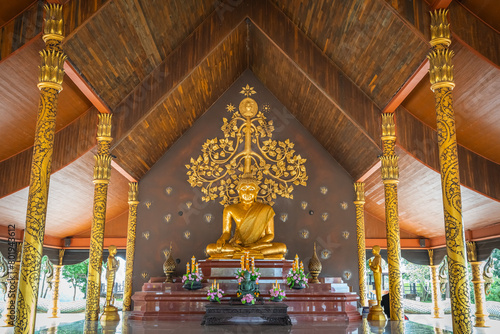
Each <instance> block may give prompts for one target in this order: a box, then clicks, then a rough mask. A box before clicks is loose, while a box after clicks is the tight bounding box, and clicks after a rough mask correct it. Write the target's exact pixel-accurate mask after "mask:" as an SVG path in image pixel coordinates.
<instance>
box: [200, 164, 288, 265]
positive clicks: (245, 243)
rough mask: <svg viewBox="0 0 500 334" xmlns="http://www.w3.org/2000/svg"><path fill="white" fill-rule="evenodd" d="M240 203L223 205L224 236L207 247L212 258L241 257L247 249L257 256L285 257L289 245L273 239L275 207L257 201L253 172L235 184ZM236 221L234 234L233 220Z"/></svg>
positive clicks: (261, 257)
mask: <svg viewBox="0 0 500 334" xmlns="http://www.w3.org/2000/svg"><path fill="white" fill-rule="evenodd" d="M236 190H237V191H238V196H239V203H237V204H231V205H228V206H227V207H225V208H224V212H223V214H222V216H223V218H222V219H223V221H222V235H221V237H220V238H219V239H218V240H217V242H216V243H215V244H209V245H208V246H207V249H206V251H207V254H208V255H210V258H211V259H221V258H222V259H224V258H225V259H239V258H241V256H242V255H243V254H244V252H247V251H248V252H249V256H250V257H255V258H256V259H283V258H284V255H285V253H286V245H285V244H283V243H279V242H272V241H273V239H274V215H275V213H274V210H273V208H272V207H271V206H270V205H268V204H264V203H260V202H256V201H255V199H256V198H257V194H258V192H259V184H258V181H257V180H256V179H255V178H254V177H252V175H251V174H249V173H247V174H243V175H242V176H241V178H240V180H239V182H238V186H237V187H236ZM233 220H234V223H235V225H236V226H235V230H234V234H233V236H232V237H231V230H232V221H233Z"/></svg>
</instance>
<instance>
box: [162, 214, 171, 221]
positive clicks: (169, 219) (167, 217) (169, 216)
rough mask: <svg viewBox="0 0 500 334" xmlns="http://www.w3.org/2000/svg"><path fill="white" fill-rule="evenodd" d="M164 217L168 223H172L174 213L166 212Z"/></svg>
mask: <svg viewBox="0 0 500 334" xmlns="http://www.w3.org/2000/svg"><path fill="white" fill-rule="evenodd" d="M164 219H165V221H166V222H167V223H170V222H171V221H172V214H171V213H168V214H166V215H165V217H164Z"/></svg>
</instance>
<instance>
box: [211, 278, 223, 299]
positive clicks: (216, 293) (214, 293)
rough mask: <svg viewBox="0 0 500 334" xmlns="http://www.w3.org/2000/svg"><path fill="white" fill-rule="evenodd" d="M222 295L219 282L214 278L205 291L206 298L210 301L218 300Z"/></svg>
mask: <svg viewBox="0 0 500 334" xmlns="http://www.w3.org/2000/svg"><path fill="white" fill-rule="evenodd" d="M223 296H224V291H223V290H221V289H219V283H217V280H214V281H213V283H212V287H211V288H210V290H208V292H207V300H209V301H211V302H219V303H220V299H221V298H222V297H223Z"/></svg>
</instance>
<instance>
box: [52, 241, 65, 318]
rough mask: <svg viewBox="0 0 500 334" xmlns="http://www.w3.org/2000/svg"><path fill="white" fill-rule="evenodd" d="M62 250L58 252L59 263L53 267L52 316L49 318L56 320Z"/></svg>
mask: <svg viewBox="0 0 500 334" xmlns="http://www.w3.org/2000/svg"><path fill="white" fill-rule="evenodd" d="M63 257H64V249H60V250H59V263H58V264H57V265H54V268H55V270H56V272H55V273H54V291H53V292H52V316H51V317H50V318H57V315H58V313H59V308H58V305H57V303H58V302H59V282H60V280H61V268H62V266H63Z"/></svg>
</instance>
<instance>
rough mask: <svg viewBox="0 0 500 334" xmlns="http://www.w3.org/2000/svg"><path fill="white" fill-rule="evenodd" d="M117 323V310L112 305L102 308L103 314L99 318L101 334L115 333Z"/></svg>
mask: <svg viewBox="0 0 500 334" xmlns="http://www.w3.org/2000/svg"><path fill="white" fill-rule="evenodd" d="M119 322H120V315H119V314H118V309H117V308H116V307H114V306H113V305H110V306H104V312H103V313H102V316H101V326H102V333H103V334H107V333H109V334H112V333H115V332H116V327H117V326H118V323H119Z"/></svg>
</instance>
